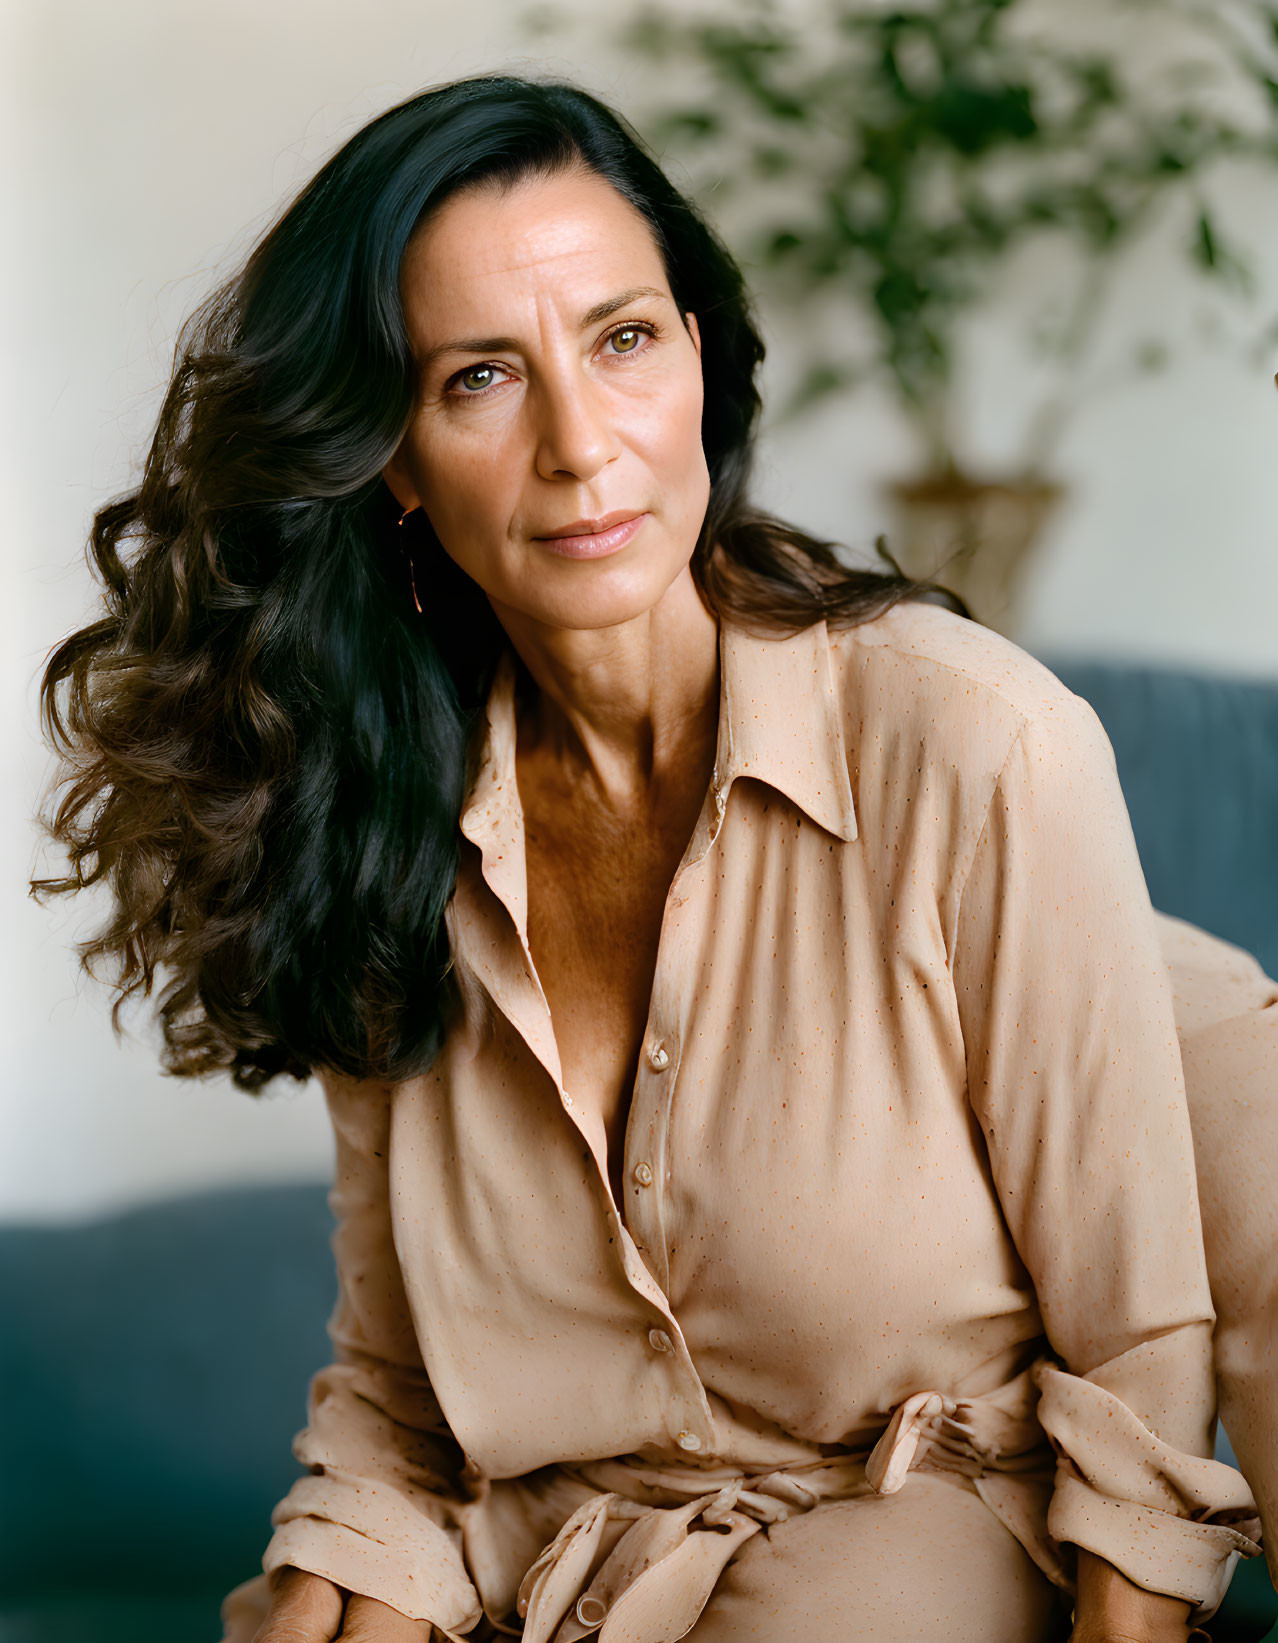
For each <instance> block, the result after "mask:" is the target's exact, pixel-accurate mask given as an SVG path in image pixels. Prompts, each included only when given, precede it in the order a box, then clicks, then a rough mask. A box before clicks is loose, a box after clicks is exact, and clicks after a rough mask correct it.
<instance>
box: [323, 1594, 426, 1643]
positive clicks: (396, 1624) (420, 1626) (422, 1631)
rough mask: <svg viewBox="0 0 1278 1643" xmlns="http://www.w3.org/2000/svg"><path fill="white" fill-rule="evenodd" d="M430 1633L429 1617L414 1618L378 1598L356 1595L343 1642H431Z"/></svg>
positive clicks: (349, 1603)
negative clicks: (380, 1601)
mask: <svg viewBox="0 0 1278 1643" xmlns="http://www.w3.org/2000/svg"><path fill="white" fill-rule="evenodd" d="M430 1634H431V1624H430V1621H429V1620H410V1619H409V1618H408V1616H407V1615H402V1614H400V1612H399V1610H398V1609H392V1608H391V1607H390V1605H389V1604H388V1603H379V1602H378V1601H377V1600H376V1598H372V1597H352V1598H351V1599H350V1600H349V1602H348V1603H347V1605H346V1624H345V1625H344V1626H343V1627H342V1636H341V1643H430Z"/></svg>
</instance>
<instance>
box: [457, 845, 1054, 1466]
mask: <svg viewBox="0 0 1278 1643" xmlns="http://www.w3.org/2000/svg"><path fill="white" fill-rule="evenodd" d="M761 819H762V818H761ZM726 844H727V846H729V847H730V848H729V849H726V850H725V851H723V852H722V853H716V852H714V851H711V852H708V853H707V854H706V856H705V857H704V858H702V859H699V860H692V861H689V862H687V863H685V864H684V866H683V868H682V869H681V871H680V872H679V874H678V875H677V877H676V879H675V882H674V884H673V885H672V886H670V887H669V893H668V895H667V896H666V898H665V919H664V923H661V924H660V926H659V928H658V927H657V922H656V921H653V920H652V916H651V913H650V912H649V914H648V921H647V922H645V920H644V919H643V918H641V917H639V916H637V915H636V922H635V924H634V925H633V926H631V927H629V930H630V939H629V946H630V947H631V949H632V951H630V952H627V951H626V950H625V948H626V946H627V944H626V943H622V944H620V945H619V946H618V945H617V944H612V943H609V942H608V941H607V940H605V938H604V936H603V934H602V932H599V931H596V933H595V936H594V937H593V938H592V937H591V936H590V933H589V930H590V927H589V925H588V924H587V923H586V922H585V918H586V917H587V916H590V917H595V916H598V915H599V908H598V906H597V905H595V906H592V907H591V908H590V912H589V914H588V915H587V914H586V912H585V909H584V908H583V907H582V906H581V905H580V904H578V906H577V907H576V910H575V915H574V916H573V917H571V918H569V917H568V916H567V914H566V912H565V913H564V916H563V917H562V918H561V919H560V920H559V921H558V924H557V921H556V917H555V908H556V902H555V900H554V899H553V898H554V896H557V897H558V898H559V903H558V905H559V907H560V908H561V909H566V908H567V905H568V903H569V902H571V901H572V900H573V888H572V881H571V878H570V877H567V876H565V877H561V876H558V875H555V874H553V873H551V874H548V875H546V876H545V877H544V879H543V886H544V887H545V890H546V894H545V895H544V897H543V901H542V912H541V914H540V915H539V916H540V917H541V918H542V919H543V920H544V921H545V931H546V937H547V938H548V937H549V936H550V935H551V934H552V933H554V932H555V931H556V925H557V933H558V934H559V936H560V937H561V940H560V942H559V943H558V944H554V943H551V944H550V945H548V944H547V940H546V939H543V944H542V945H543V950H544V952H545V955H546V971H547V979H548V981H549V985H548V986H547V988H546V992H547V1000H548V1002H549V1004H550V1008H551V1011H552V1012H553V1011H554V1009H555V999H556V997H557V996H560V995H563V996H566V997H567V998H568V1000H569V1006H571V1000H572V995H573V993H574V990H579V992H580V996H581V997H582V998H585V997H594V998H595V999H596V1000H607V1003H606V1006H605V1007H604V1008H600V1007H598V1005H596V1007H595V1008H593V1009H592V1011H591V1012H590V1014H591V1018H592V1021H594V1022H604V1021H610V1020H611V1021H612V1022H614V1024H615V1030H616V1032H617V1034H618V1037H619V1038H620V1037H621V1036H623V1035H629V1036H628V1038H627V1047H628V1053H627V1059H626V1065H625V1068H624V1074H623V1076H624V1079H625V1080H626V1082H627V1085H628V1086H629V1087H628V1090H627V1093H628V1094H629V1096H630V1098H631V1109H630V1112H629V1121H628V1123H626V1124H625V1126H624V1136H622V1137H620V1139H618V1140H616V1142H615V1144H614V1145H613V1147H612V1148H611V1150H610V1153H609V1163H610V1165H611V1166H612V1168H611V1170H610V1173H611V1174H612V1175H613V1182H612V1186H613V1197H614V1200H615V1201H616V1203H617V1204H618V1205H619V1206H620V1208H621V1211H622V1214H623V1216H624V1227H619V1226H618V1225H617V1223H616V1222H614V1221H613V1220H612V1219H611V1217H610V1214H609V1209H608V1203H607V1195H606V1194H605V1193H604V1192H603V1190H602V1183H601V1182H600V1181H599V1178H598V1174H597V1171H596V1170H595V1168H594V1166H593V1164H592V1162H591V1159H590V1155H589V1149H588V1148H586V1147H584V1146H583V1144H582V1139H583V1134H586V1133H587V1132H588V1128H589V1124H590V1123H591V1122H593V1121H594V1118H593V1113H592V1111H591V1110H590V1109H588V1110H587V1112H586V1113H585V1114H583V1113H582V1112H581V1110H580V1109H579V1106H578V1103H577V1099H576V1097H575V1095H574V1079H575V1078H581V1079H584V1078H585V1077H586V1075H587V1073H588V1071H589V1070H590V1067H591V1063H590V1062H589V1060H588V1055H589V1050H588V1046H589V1045H590V1043H591V1039H590V1037H589V1035H588V1032H587V1031H585V1030H583V1032H582V1034H581V1035H580V1036H579V1037H575V1036H574V1035H573V1034H572V1033H571V1032H570V1030H568V1029H567V1028H566V1027H565V1028H564V1029H563V1030H562V1036H563V1040H564V1042H563V1045H562V1046H561V1049H562V1050H563V1051H564V1052H565V1070H564V1077H563V1086H564V1089H565V1091H567V1092H568V1093H569V1095H572V1096H574V1098H573V1099H572V1100H571V1101H570V1102H569V1103H568V1104H567V1110H565V1105H564V1104H561V1101H560V1099H559V1098H558V1095H557V1093H556V1092H555V1090H554V1088H553V1084H552V1081H551V1080H550V1079H548V1078H547V1076H546V1070H545V1067H544V1064H542V1063H541V1062H539V1061H538V1060H537V1059H536V1057H535V1056H534V1055H533V1053H532V1052H531V1050H530V1049H529V1046H528V1044H527V1042H526V1041H525V1039H524V1037H523V1035H522V1034H521V1032H520V1031H519V1030H518V1029H517V1027H516V1026H515V1025H514V1024H513V1023H512V1022H511V1021H510V1020H509V1019H504V1018H502V1017H500V1016H498V1017H497V1018H495V1019H494V1022H493V1030H492V1033H491V1035H490V1036H489V1038H488V1040H487V1041H486V1042H485V1043H484V1044H483V1045H482V1047H481V1048H480V1050H479V1052H478V1053H477V1054H473V1053H472V1052H471V1049H470V1048H468V1049H467V1051H466V1054H465V1056H464V1057H463V1056H461V1055H459V1056H457V1057H451V1056H448V1055H446V1056H445V1058H444V1061H443V1065H442V1067H441V1073H440V1079H439V1081H438V1082H437V1083H436V1084H435V1085H434V1095H433V1098H434V1099H435V1100H437V1101H438V1102H439V1103H440V1104H441V1107H442V1108H443V1110H444V1112H445V1114H446V1118H445V1122H444V1125H443V1126H442V1127H443V1132H444V1133H446V1134H447V1135H448V1136H449V1139H450V1146H449V1148H448V1149H447V1151H446V1152H445V1153H444V1154H442V1155H440V1156H441V1158H442V1160H443V1165H444V1167H446V1170H447V1173H448V1177H449V1179H448V1180H447V1181H446V1180H444V1179H443V1178H442V1177H441V1179H439V1180H438V1181H436V1182H434V1183H432V1188H433V1192H434V1193H435V1194H437V1196H434V1197H433V1199H432V1200H430V1201H433V1202H435V1203H436V1204H438V1205H439V1206H440V1214H441V1217H442V1219H441V1222H440V1226H439V1232H440V1236H441V1245H440V1248H441V1257H442V1259H444V1260H445V1261H446V1262H448V1263H454V1262H455V1260H456V1256H455V1251H454V1250H453V1247H452V1246H453V1240H451V1239H450V1238H449V1236H448V1228H447V1224H446V1214H445V1210H444V1206H446V1204H447V1203H448V1202H449V1201H450V1199H453V1198H457V1197H458V1195H459V1194H461V1195H462V1197H463V1199H464V1202H463V1203H462V1204H461V1207H460V1208H459V1211H458V1225H459V1227H460V1226H461V1225H463V1224H464V1225H465V1228H466V1238H468V1239H470V1240H472V1244H471V1247H472V1248H474V1249H478V1250H482V1252H483V1254H482V1258H481V1260H480V1261H479V1263H478V1265H477V1266H476V1267H475V1268H474V1269H473V1270H471V1271H470V1272H469V1275H468V1278H467V1281H466V1283H465V1290H466V1292H468V1293H469V1294H470V1295H471V1296H473V1295H474V1294H475V1293H486V1294H489V1295H493V1294H494V1285H497V1286H498V1287H499V1288H501V1289H502V1290H503V1291H505V1290H507V1289H508V1290H509V1292H510V1296H511V1297H514V1296H516V1295H517V1296H518V1300H517V1302H516V1303H514V1311H515V1312H516V1313H517V1314H518V1315H521V1316H525V1317H527V1316H536V1317H539V1318H541V1319H542V1320H543V1321H545V1322H546V1323H547V1325H548V1327H550V1328H552V1329H553V1330H556V1331H558V1332H559V1335H560V1338H561V1339H562V1340H568V1339H570V1338H571V1334H572V1330H573V1329H574V1328H578V1327H582V1326H581V1325H580V1324H579V1323H574V1322H572V1321H571V1320H570V1319H569V1316H568V1314H570V1313H571V1315H572V1319H579V1318H580V1316H581V1315H582V1314H587V1313H588V1314H591V1315H593V1316H595V1317H596V1318H597V1319H603V1318H604V1317H607V1316H615V1318H616V1331H617V1338H618V1340H619V1341H620V1340H622V1339H626V1338H629V1337H630V1336H632V1335H633V1336H634V1337H635V1338H636V1339H637V1340H638V1341H639V1342H640V1343H643V1342H645V1341H647V1339H648V1337H649V1333H650V1330H651V1329H652V1327H653V1319H652V1317H651V1316H650V1315H649V1314H650V1311H651V1299H652V1293H653V1292H652V1291H651V1290H647V1291H645V1292H644V1293H640V1291H641V1290H642V1289H643V1285H642V1283H639V1284H636V1283H635V1282H634V1278H633V1272H632V1270H631V1269H629V1268H628V1267H627V1264H626V1263H627V1261H628V1259H629V1256H628V1254H627V1251H628V1250H629V1249H631V1248H632V1247H633V1249H636V1250H637V1251H638V1253H639V1256H640V1257H641V1260H642V1264H643V1267H644V1269H645V1271H646V1273H647V1274H649V1275H650V1276H651V1279H652V1280H654V1281H655V1284H656V1286H657V1290H658V1291H659V1292H660V1294H661V1295H662V1296H664V1298H665V1304H668V1306H669V1308H670V1311H671V1313H672V1315H673V1317H674V1319H675V1320H676V1322H677V1324H678V1327H679V1329H680V1330H681V1331H682V1332H683V1337H684V1339H686V1341H687V1344H688V1348H689V1350H690V1351H691V1353H692V1357H693V1361H694V1362H695V1363H696V1365H697V1367H698V1370H699V1371H700V1373H701V1374H702V1376H703V1378H704V1379H705V1382H706V1384H707V1385H709V1386H712V1387H713V1388H714V1389H715V1390H716V1391H718V1392H719V1393H720V1394H721V1395H723V1396H725V1397H728V1398H730V1399H732V1400H733V1401H734V1402H739V1403H742V1404H745V1405H747V1406H748V1407H751V1408H754V1409H757V1410H760V1411H764V1412H767V1413H769V1414H770V1415H771V1417H772V1418H774V1419H776V1420H778V1421H780V1422H781V1423H782V1424H783V1425H785V1426H786V1428H787V1429H789V1430H793V1431H805V1432H809V1433H811V1434H814V1435H817V1434H822V1435H827V1436H828V1435H829V1433H830V1432H831V1431H832V1430H835V1429H839V1430H842V1429H845V1428H846V1425H847V1423H848V1421H850V1420H851V1419H852V1418H854V1417H855V1414H856V1402H857V1400H858V1399H859V1398H861V1397H863V1396H864V1394H865V1390H866V1388H867V1386H870V1385H873V1386H876V1387H877V1386H879V1385H888V1386H895V1385H896V1383H897V1378H898V1377H901V1378H903V1380H908V1379H909V1377H910V1376H911V1375H913V1374H914V1373H915V1372H916V1371H918V1370H919V1367H920V1365H922V1364H927V1363H932V1364H934V1363H935V1362H936V1353H937V1351H938V1349H943V1350H944V1352H946V1353H950V1352H953V1353H955V1354H956V1355H957V1358H958V1360H960V1361H963V1360H965V1359H966V1360H970V1361H972V1362H977V1363H979V1362H981V1361H983V1360H984V1359H985V1358H986V1357H988V1356H989V1355H990V1354H991V1353H992V1352H994V1351H997V1350H999V1349H1000V1348H1001V1347H1002V1346H1003V1345H1004V1344H1005V1338H1006V1334H1007V1332H1008V1331H1009V1330H1010V1331H1011V1332H1013V1333H1015V1332H1016V1331H1017V1330H1023V1329H1024V1327H1025V1318H1024V1314H1025V1310H1026V1306H1027V1302H1028V1301H1029V1299H1030V1298H1029V1296H1028V1295H1027V1290H1026V1286H1025V1283H1024V1274H1023V1272H1022V1271H1021V1270H1020V1269H1019V1264H1018V1262H1017V1261H1016V1258H1015V1254H1014V1251H1013V1250H1012V1247H1011V1244H1010V1240H1009V1238H1008V1236H1007V1231H1006V1227H1005V1224H1004V1222H1003V1219H1002V1216H1001V1213H1000V1211H999V1208H998V1203H997V1199H996V1195H995V1193H994V1191H993V1187H992V1183H991V1179H990V1172H989V1161H988V1157H987V1154H986V1151H985V1147H984V1142H983V1139H982V1137H981V1134H980V1129H979V1125H978V1124H977V1123H976V1121H975V1119H974V1116H973V1114H972V1112H971V1109H970V1106H969V1104H968V1102H967V1099H966V1087H965V1073H964V1055H963V1045H962V1038H961V1033H960V1031H959V1027H958V1020H957V1010H956V1005H955V997H954V989H953V986H952V984H951V981H950V975H949V969H948V963H947V952H946V947H945V942H944V939H943V936H942V931H941V921H940V919H939V916H938V908H937V901H936V897H935V894H934V892H933V891H932V890H931V889H930V888H929V887H928V886H926V885H925V884H923V885H922V886H921V887H920V881H921V875H916V874H914V873H913V872H911V871H910V868H909V866H908V865H902V867H901V868H900V869H899V870H898V872H897V873H896V874H895V875H894V876H893V877H892V879H891V880H884V881H882V882H876V880H875V878H874V876H873V875H869V874H867V873H866V872H865V871H864V868H863V867H862V866H860V865H859V862H863V860H864V858H863V857H862V858H857V857H856V856H855V855H854V853H852V852H846V851H845V852H842V853H840V852H839V849H838V847H837V845H834V844H833V843H832V841H830V840H829V839H828V838H826V837H824V836H821V835H819V834H817V833H816V832H815V830H811V829H808V830H805V829H799V828H797V827H796V826H794V825H793V823H792V822H790V821H789V820H788V819H786V820H784V821H783V822H781V824H780V825H776V826H768V827H764V826H762V825H761V826H760V827H759V828H758V829H757V831H756V833H755V834H753V835H752V836H750V837H745V838H742V837H735V836H734V835H733V834H732V833H729V834H728V836H727V839H726ZM552 892H553V893H552ZM565 930H568V931H571V932H573V937H572V940H571V941H569V942H564V941H562V935H563V932H564V931H565ZM645 942H646V944H647V946H646V954H645V959H644V962H643V963H642V964H639V963H637V962H636V961H635V959H634V953H633V948H635V947H638V946H639V945H640V944H641V943H645ZM654 944H655V947H654ZM534 952H536V946H535V944H534ZM608 954H614V955H615V969H614V970H613V971H612V973H611V975H610V977H609V985H608V986H607V987H601V986H600V984H599V970H600V969H601V968H602V967H605V966H606V965H607V962H608V960H607V957H606V955H608ZM539 964H540V959H539ZM622 977H625V978H626V985H625V986H617V983H618V981H619V979H620V978H622ZM645 1012H646V1013H645ZM571 1019H572V1016H571V1009H570V1013H569V1015H568V1016H566V1017H565V1020H571ZM555 1031H556V1035H557V1036H559V1035H560V1033H561V1029H560V1026H559V1022H558V1021H556V1023H555ZM597 1053H598V1054H599V1059H598V1060H597V1061H596V1062H595V1063H594V1074H595V1076H596V1078H597V1083H598V1085H599V1087H601V1088H602V1087H603V1086H602V1080H603V1078H604V1076H605V1075H610V1076H616V1073H617V1068H618V1066H619V1059H618V1060H614V1061H612V1062H611V1063H608V1062H607V1061H606V1060H605V1056H606V1053H607V1047H606V1045H605V1046H604V1047H603V1049H602V1050H598V1049H597ZM574 1069H575V1071H574ZM582 1087H583V1086H582V1085H581V1084H578V1085H577V1086H576V1088H577V1089H581V1088H582ZM516 1114H518V1115H519V1116H518V1118H516V1117H515V1115H516ZM623 1142H624V1146H623V1145H622V1143H623ZM618 1166H620V1167H618ZM459 1202H461V1200H459ZM476 1229H479V1231H480V1234H481V1235H479V1236H478V1237H476ZM627 1297H629V1299H627ZM447 1304H449V1297H448V1296H446V1295H440V1296H439V1297H438V1298H437V1305H441V1306H447ZM494 1304H495V1305H496V1306H497V1307H498V1310H501V1303H500V1301H498V1300H496V1299H495V1302H494ZM632 1312H633V1314H634V1315H633V1316H632V1315H631V1314H632ZM1018 1319H1019V1321H1018ZM645 1320H646V1321H645ZM1030 1322H1031V1324H1032V1320H1030ZM991 1329H992V1330H993V1335H994V1336H995V1337H997V1338H991ZM667 1332H669V1331H667ZM1032 1332H1033V1329H1032V1328H1031V1333H1032ZM840 1422H843V1426H840Z"/></svg>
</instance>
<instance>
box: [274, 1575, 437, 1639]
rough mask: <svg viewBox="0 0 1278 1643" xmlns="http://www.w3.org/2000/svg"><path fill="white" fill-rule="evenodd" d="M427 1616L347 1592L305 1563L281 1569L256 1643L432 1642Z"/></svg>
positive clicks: (276, 1577) (275, 1579)
mask: <svg viewBox="0 0 1278 1643" xmlns="http://www.w3.org/2000/svg"><path fill="white" fill-rule="evenodd" d="M431 1630H432V1628H431V1624H430V1622H429V1621H428V1620H409V1619H408V1618H407V1617H406V1616H405V1615H402V1614H400V1612H399V1610H398V1609H392V1608H390V1607H389V1605H388V1604H385V1603H378V1602H377V1601H376V1599H375V1598H371V1597H360V1596H358V1595H356V1594H348V1593H346V1592H344V1591H343V1590H342V1589H341V1587H340V1586H334V1585H333V1583H332V1581H331V1580H325V1579H323V1577H322V1576H320V1575H312V1574H308V1573H307V1572H306V1571H305V1570H304V1569H289V1568H285V1569H281V1570H280V1571H279V1573H278V1574H277V1575H276V1576H275V1577H274V1579H273V1580H272V1583H271V1606H270V1608H269V1609H268V1610H267V1613H266V1619H265V1620H264V1621H263V1622H262V1624H261V1626H260V1627H259V1628H258V1631H257V1636H256V1637H255V1638H254V1639H253V1643H333V1639H334V1638H339V1639H340V1640H341V1643H430V1637H431Z"/></svg>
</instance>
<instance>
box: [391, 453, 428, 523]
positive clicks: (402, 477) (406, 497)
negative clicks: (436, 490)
mask: <svg viewBox="0 0 1278 1643" xmlns="http://www.w3.org/2000/svg"><path fill="white" fill-rule="evenodd" d="M382 478H383V479H384V480H385V481H386V484H387V487H388V488H389V490H390V493H391V495H392V496H393V497H394V498H395V500H396V502H398V503H399V505H400V507H401V508H403V510H404V511H405V513H411V512H412V511H413V509H414V508H420V507H421V505H422V499H421V497H420V496H418V494H417V487H416V486H415V485H414V484H413V482H412V480H411V478H410V477H409V475H408V471H407V469H406V468H405V466H404V464H403V462H402V461H401V460H400V454H399V451H398V450H397V451H396V452H395V454H394V456H392V457H391V459H390V461H389V462H388V463H387V464H386V466H385V467H384V468H383V469H382Z"/></svg>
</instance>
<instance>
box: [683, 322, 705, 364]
mask: <svg viewBox="0 0 1278 1643" xmlns="http://www.w3.org/2000/svg"><path fill="white" fill-rule="evenodd" d="M683 323H684V325H685V327H686V328H687V332H688V335H689V336H690V337H691V338H692V346H693V347H694V348H695V349H696V350H697V358H698V359H700V358H701V327H700V326H699V325H698V324H697V316H696V315H695V314H691V313H689V314H685V315H684V316H683Z"/></svg>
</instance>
